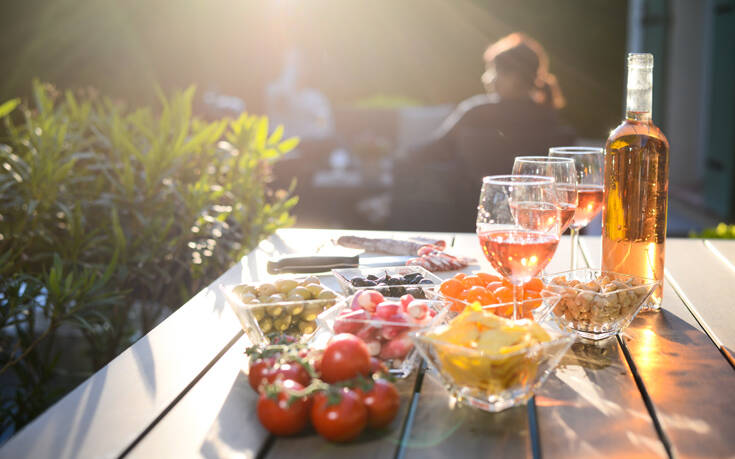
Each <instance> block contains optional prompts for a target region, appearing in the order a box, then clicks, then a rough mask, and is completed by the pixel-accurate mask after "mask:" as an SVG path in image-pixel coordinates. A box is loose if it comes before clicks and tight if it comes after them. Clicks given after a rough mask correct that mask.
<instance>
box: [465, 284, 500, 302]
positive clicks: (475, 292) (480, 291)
mask: <svg viewBox="0 0 735 459" xmlns="http://www.w3.org/2000/svg"><path fill="white" fill-rule="evenodd" d="M461 299H463V300H465V301H467V302H468V303H474V302H475V301H477V302H478V303H480V304H481V305H487V304H495V303H497V302H498V300H497V298H496V297H495V295H494V294H493V293H492V292H490V291H488V290H487V289H486V288H485V287H480V286H477V285H476V286H474V287H472V288H470V289H469V290H467V291H465V292H464V293H463V294H462V297H461Z"/></svg>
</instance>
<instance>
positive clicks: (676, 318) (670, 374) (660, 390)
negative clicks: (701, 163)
mask: <svg viewBox="0 0 735 459" xmlns="http://www.w3.org/2000/svg"><path fill="white" fill-rule="evenodd" d="M671 242H672V241H668V243H671ZM690 242H691V247H689V248H687V250H686V251H685V253H687V256H689V257H694V256H695V255H694V253H695V251H699V250H701V251H704V250H706V249H705V247H704V246H703V245H702V244H701V243H696V241H690ZM582 243H583V244H584V245H585V246H586V247H587V248H588V250H587V253H588V255H589V258H590V262H591V263H592V264H593V265H596V264H597V263H599V253H600V252H599V250H600V249H599V248H600V244H601V241H600V239H599V238H592V237H585V238H583V241H582ZM672 248H674V250H675V251H676V253H679V251H680V250H684V248H682V247H677V244H675V243H674V244H670V245H669V247H668V249H669V250H671V249H672ZM669 253H672V252H669ZM667 255H668V254H667ZM671 258H674V260H676V258H677V257H670V259H671ZM667 263H671V262H670V260H667ZM677 281H679V279H678V278H677ZM732 282H735V276H733V279H732ZM696 288H697V287H696V286H690V290H689V291H687V290H685V293H686V294H687V295H694V294H695V291H696ZM623 340H624V343H625V345H626V347H627V348H628V350H629V352H630V355H631V357H632V359H633V364H634V365H635V367H636V369H637V371H638V373H639V374H640V377H641V379H642V381H643V383H644V385H645V389H646V392H647V393H648V395H649V396H650V399H651V402H652V403H653V406H654V408H655V411H656V413H657V415H658V418H659V421H660V422H661V425H662V427H663V430H664V433H665V435H666V436H667V437H668V438H669V440H670V441H671V444H672V446H673V449H674V452H675V454H678V455H681V456H683V457H726V456H731V455H733V453H734V452H735V436H734V435H732V421H733V419H735V404H733V403H732V389H733V387H735V371H733V369H732V367H731V366H730V364H729V363H728V361H727V360H725V358H723V356H722V354H721V353H720V352H719V350H718V349H717V347H716V346H715V345H714V344H713V343H712V341H711V340H710V338H709V337H708V336H707V335H706V334H705V333H704V332H703V330H702V329H701V327H700V326H699V324H698V323H697V321H696V320H695V319H694V317H693V316H692V314H691V313H690V312H689V310H688V309H687V308H686V306H685V305H684V303H683V302H682V301H681V299H680V298H679V297H678V296H677V295H676V293H675V292H674V291H673V289H672V288H671V285H670V284H669V282H665V283H664V299H663V308H662V310H661V311H660V312H649V313H642V314H640V315H639V316H638V317H636V319H635V320H634V321H633V323H632V324H631V325H630V327H628V329H626V331H625V332H624V334H623Z"/></svg>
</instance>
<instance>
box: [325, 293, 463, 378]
mask: <svg viewBox="0 0 735 459" xmlns="http://www.w3.org/2000/svg"><path fill="white" fill-rule="evenodd" d="M449 305H450V304H449V302H448V301H445V300H427V299H416V298H414V297H413V296H412V295H409V294H407V295H403V296H402V297H400V298H386V297H384V296H383V294H381V293H380V292H378V291H376V290H371V289H366V290H360V291H358V292H357V293H355V294H354V295H352V296H351V297H348V298H347V299H346V301H344V302H340V303H338V304H336V305H335V306H333V307H331V308H329V309H327V310H326V311H324V312H322V313H321V314H319V316H318V317H317V326H318V327H319V328H320V329H322V330H326V331H328V332H329V333H333V334H338V333H350V334H352V335H355V336H357V337H358V338H360V339H362V340H363V341H364V342H365V344H366V345H367V347H368V350H369V351H370V355H371V357H375V358H377V359H378V360H380V361H381V362H383V363H384V364H385V366H386V367H387V368H388V369H389V370H390V372H391V374H393V375H394V376H396V377H399V378H405V377H407V376H408V375H410V374H411V372H412V371H413V370H414V368H415V367H416V363H417V362H418V354H417V353H416V351H415V350H414V346H413V342H412V341H411V340H410V339H409V337H408V334H409V333H410V332H412V331H417V330H419V329H422V328H426V327H429V326H432V325H435V324H438V323H441V322H442V321H444V320H445V319H446V315H447V313H448V311H449Z"/></svg>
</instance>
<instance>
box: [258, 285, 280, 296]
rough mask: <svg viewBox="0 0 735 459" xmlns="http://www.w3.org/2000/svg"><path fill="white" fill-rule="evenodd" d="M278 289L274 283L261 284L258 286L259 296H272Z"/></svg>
mask: <svg viewBox="0 0 735 459" xmlns="http://www.w3.org/2000/svg"><path fill="white" fill-rule="evenodd" d="M277 291H278V290H277V289H276V286H275V285H273V284H261V285H260V286H259V287H258V296H259V297H261V296H271V295H273V294H274V293H276V292H277Z"/></svg>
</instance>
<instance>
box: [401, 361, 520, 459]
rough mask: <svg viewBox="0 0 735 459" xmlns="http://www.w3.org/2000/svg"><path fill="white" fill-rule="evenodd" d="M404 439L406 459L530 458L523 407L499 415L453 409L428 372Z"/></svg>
mask: <svg viewBox="0 0 735 459" xmlns="http://www.w3.org/2000/svg"><path fill="white" fill-rule="evenodd" d="M407 438H408V439H407V441H406V442H405V443H404V444H403V448H404V449H403V454H404V457H406V458H414V457H415V458H445V457H462V458H472V457H503V458H513V457H531V441H530V434H529V429H528V416H527V409H526V407H525V406H519V407H515V408H511V409H508V410H506V411H502V412H500V413H488V412H485V411H481V410H477V409H472V408H467V407H464V406H453V405H452V404H451V400H450V398H449V397H448V396H447V392H446V390H445V389H444V387H443V386H442V384H441V383H440V382H439V381H438V379H437V377H436V376H435V375H433V374H432V373H431V372H427V373H426V375H425V376H424V379H423V383H422V385H421V392H420V393H419V397H418V405H417V408H416V412H415V415H414V421H413V424H412V425H411V426H410V433H409V435H408V436H407Z"/></svg>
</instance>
